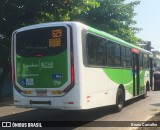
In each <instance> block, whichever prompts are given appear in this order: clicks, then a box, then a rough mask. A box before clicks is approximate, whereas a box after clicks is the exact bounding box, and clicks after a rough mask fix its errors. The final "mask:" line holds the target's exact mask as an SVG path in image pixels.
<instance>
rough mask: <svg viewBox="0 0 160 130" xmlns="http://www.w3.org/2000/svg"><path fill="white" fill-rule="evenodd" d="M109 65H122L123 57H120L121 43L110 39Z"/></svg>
mask: <svg viewBox="0 0 160 130" xmlns="http://www.w3.org/2000/svg"><path fill="white" fill-rule="evenodd" d="M107 50H108V51H107V54H108V65H109V66H111V67H120V65H121V59H120V56H121V54H120V52H121V51H120V45H119V44H118V43H115V42H112V41H109V42H108V49H107Z"/></svg>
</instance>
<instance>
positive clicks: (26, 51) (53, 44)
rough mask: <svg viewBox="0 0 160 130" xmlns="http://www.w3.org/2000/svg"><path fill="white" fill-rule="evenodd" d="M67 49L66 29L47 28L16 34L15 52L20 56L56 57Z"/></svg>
mask: <svg viewBox="0 0 160 130" xmlns="http://www.w3.org/2000/svg"><path fill="white" fill-rule="evenodd" d="M66 48H67V29H66V28H65V27H47V28H38V29H32V30H26V31H22V32H19V33H17V36H16V52H17V54H18V55H20V56H25V57H28V56H38V55H45V56H49V55H56V54H58V53H61V52H63V51H65V50H66Z"/></svg>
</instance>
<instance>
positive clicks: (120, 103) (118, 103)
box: [115, 88, 124, 112]
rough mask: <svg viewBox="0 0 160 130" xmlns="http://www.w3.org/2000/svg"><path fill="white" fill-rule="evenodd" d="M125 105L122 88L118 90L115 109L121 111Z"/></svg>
mask: <svg viewBox="0 0 160 130" xmlns="http://www.w3.org/2000/svg"><path fill="white" fill-rule="evenodd" d="M123 106H124V92H123V90H122V89H121V88H118V90H117V96H116V105H115V111H116V112H120V111H121V110H122V108H123Z"/></svg>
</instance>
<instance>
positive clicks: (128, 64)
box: [126, 48, 132, 68]
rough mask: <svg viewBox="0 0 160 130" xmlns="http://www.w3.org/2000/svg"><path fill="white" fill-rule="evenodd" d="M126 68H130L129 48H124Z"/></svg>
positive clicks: (130, 54)
mask: <svg viewBox="0 0 160 130" xmlns="http://www.w3.org/2000/svg"><path fill="white" fill-rule="evenodd" d="M126 67H128V68H130V67H132V53H131V49H130V48H126Z"/></svg>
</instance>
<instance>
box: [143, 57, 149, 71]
mask: <svg viewBox="0 0 160 130" xmlns="http://www.w3.org/2000/svg"><path fill="white" fill-rule="evenodd" d="M143 65H144V66H143V67H144V69H148V68H149V56H148V55H147V54H143Z"/></svg>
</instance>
